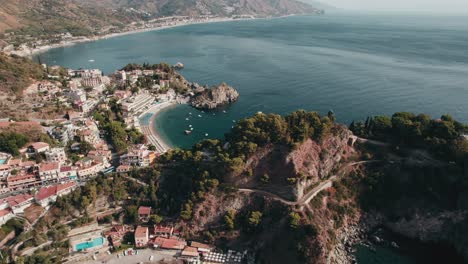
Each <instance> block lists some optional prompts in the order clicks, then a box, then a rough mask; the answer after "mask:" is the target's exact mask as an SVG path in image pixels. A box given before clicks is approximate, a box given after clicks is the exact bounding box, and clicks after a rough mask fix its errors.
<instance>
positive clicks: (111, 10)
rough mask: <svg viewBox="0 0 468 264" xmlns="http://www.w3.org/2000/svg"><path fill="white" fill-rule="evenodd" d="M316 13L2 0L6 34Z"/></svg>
mask: <svg viewBox="0 0 468 264" xmlns="http://www.w3.org/2000/svg"><path fill="white" fill-rule="evenodd" d="M315 11H316V9H315V8H314V7H312V6H311V5H308V4H305V3H302V2H299V1H296V0H99V1H95V0H0V32H8V31H12V30H14V31H16V32H17V33H19V34H21V35H31V36H33V37H34V36H38V35H44V34H45V35H52V34H59V33H65V32H70V33H71V34H73V35H75V36H80V35H92V34H93V33H95V32H96V31H98V30H99V29H101V28H103V27H106V26H117V27H122V26H124V25H126V24H128V23H131V22H134V21H140V20H144V19H150V18H156V17H161V16H173V15H187V16H197V15H218V16H228V15H254V16H281V15H289V14H304V13H313V12H315Z"/></svg>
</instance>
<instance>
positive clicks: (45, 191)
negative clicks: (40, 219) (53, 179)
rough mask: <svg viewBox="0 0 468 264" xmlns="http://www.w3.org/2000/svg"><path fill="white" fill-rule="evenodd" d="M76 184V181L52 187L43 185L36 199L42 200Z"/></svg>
mask: <svg viewBox="0 0 468 264" xmlns="http://www.w3.org/2000/svg"><path fill="white" fill-rule="evenodd" d="M73 186H75V182H67V183H63V184H58V185H54V186H50V187H43V188H41V189H40V190H39V192H38V193H37V195H36V199H37V200H39V201H41V200H44V199H46V198H49V197H51V196H53V195H57V194H60V192H61V191H63V190H65V189H68V188H71V187H73Z"/></svg>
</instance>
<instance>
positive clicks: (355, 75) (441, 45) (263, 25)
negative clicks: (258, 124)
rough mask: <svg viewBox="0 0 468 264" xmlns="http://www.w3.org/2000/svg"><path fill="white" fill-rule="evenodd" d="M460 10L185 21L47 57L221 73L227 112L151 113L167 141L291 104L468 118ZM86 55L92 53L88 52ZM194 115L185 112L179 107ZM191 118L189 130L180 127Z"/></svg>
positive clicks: (202, 76)
mask: <svg viewBox="0 0 468 264" xmlns="http://www.w3.org/2000/svg"><path fill="white" fill-rule="evenodd" d="M467 50H468V17H443V16H398V15H365V14H330V15H326V16H303V17H288V18H280V19H270V20H255V21H236V22H228V23H212V24H204V25H191V26H185V27H179V28H173V29H168V30H162V31H152V32H145V33H139V34H133V35H126V36H122V37H118V38H111V39H106V40H101V41H97V42H90V43H83V44H78V45H75V46H72V47H67V48H58V49H54V50H51V51H49V52H47V53H45V54H43V55H41V59H42V61H45V62H47V63H48V64H60V65H64V66H68V67H73V68H80V67H83V68H101V69H103V70H104V71H105V72H106V73H109V72H112V71H114V70H116V69H118V68H120V67H122V66H123V65H125V64H126V63H129V62H139V63H143V62H151V63H156V62H159V61H167V62H169V63H176V62H178V61H181V62H183V63H184V64H185V65H186V68H185V69H184V70H183V71H182V73H183V74H184V76H186V77H187V78H188V79H189V80H191V81H195V82H199V83H200V84H209V85H213V84H217V83H220V82H222V81H226V82H227V83H228V84H230V85H232V86H234V87H235V88H237V89H238V90H239V92H240V94H241V97H240V99H239V101H238V102H237V103H235V104H234V105H232V106H231V107H230V108H228V109H226V110H227V113H222V112H219V113H216V115H214V116H213V115H212V114H210V115H208V114H202V113H199V112H197V111H195V110H193V109H191V108H189V107H188V106H178V107H175V108H172V109H171V110H170V111H164V112H162V113H161V114H160V117H159V118H158V122H156V126H157V128H158V129H160V131H161V134H162V136H163V137H165V138H166V139H167V140H168V141H169V142H170V143H171V144H172V145H176V146H183V147H188V146H190V145H192V144H193V143H194V142H196V141H198V140H199V139H202V138H204V137H205V133H208V135H209V137H222V136H223V134H224V133H225V132H226V131H228V130H229V129H230V128H231V126H232V124H233V120H238V119H239V118H242V117H246V116H250V115H252V114H254V113H256V112H258V111H262V112H275V113H280V114H285V113H288V112H291V111H294V110H296V109H298V108H302V109H306V110H316V111H319V112H322V113H324V112H327V111H328V110H330V109H332V110H334V112H335V113H336V115H337V116H338V120H339V121H341V122H344V123H349V122H351V121H352V120H353V119H364V118H365V117H366V116H368V115H374V114H391V113H393V112H395V111H401V110H406V111H414V112H426V113H429V114H431V115H433V116H440V115H442V114H444V113H451V114H452V115H453V116H455V117H456V118H458V119H460V120H462V121H465V122H468V114H467V112H468V111H467V110H468V104H467V102H468V85H467V83H468V74H467V73H468V52H467ZM89 60H94V62H90V61H89ZM189 112H192V113H193V114H195V113H196V115H198V114H201V115H202V116H203V117H201V118H198V117H197V118H192V119H191V120H190V121H185V118H187V117H188V113H189ZM189 124H191V125H192V126H193V127H194V133H193V134H192V135H189V136H186V135H184V133H183V131H184V130H186V129H187V128H188V125H189Z"/></svg>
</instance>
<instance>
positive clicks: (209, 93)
mask: <svg viewBox="0 0 468 264" xmlns="http://www.w3.org/2000/svg"><path fill="white" fill-rule="evenodd" d="M237 98H239V93H238V92H237V91H236V90H235V89H234V88H232V87H230V86H228V85H227V84H225V83H222V84H220V85H218V86H215V87H212V88H210V89H207V88H205V89H203V90H202V91H201V92H198V93H197V94H195V96H193V97H192V99H191V101H190V103H191V105H192V106H193V107H195V108H198V109H216V108H218V107H220V106H223V105H227V104H230V103H233V102H235V101H237Z"/></svg>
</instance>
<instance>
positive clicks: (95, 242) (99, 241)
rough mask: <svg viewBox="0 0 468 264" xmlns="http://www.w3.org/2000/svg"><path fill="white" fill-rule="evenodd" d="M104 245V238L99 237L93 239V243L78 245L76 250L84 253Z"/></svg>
mask: <svg viewBox="0 0 468 264" xmlns="http://www.w3.org/2000/svg"><path fill="white" fill-rule="evenodd" d="M103 244H104V238H103V237H98V238H95V239H93V240H92V241H89V242H83V243H80V244H77V245H76V248H75V249H76V251H82V250H86V249H89V248H94V247H98V246H102V245H103Z"/></svg>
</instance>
